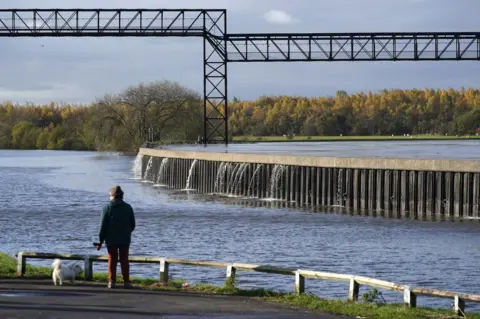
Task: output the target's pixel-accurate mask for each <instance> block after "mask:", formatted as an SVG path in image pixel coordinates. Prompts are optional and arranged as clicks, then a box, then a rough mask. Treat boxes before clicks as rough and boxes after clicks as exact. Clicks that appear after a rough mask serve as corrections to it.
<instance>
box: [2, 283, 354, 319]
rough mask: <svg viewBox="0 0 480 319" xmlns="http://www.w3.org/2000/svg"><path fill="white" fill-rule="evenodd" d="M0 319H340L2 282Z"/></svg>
mask: <svg viewBox="0 0 480 319" xmlns="http://www.w3.org/2000/svg"><path fill="white" fill-rule="evenodd" d="M0 318H2V319H27V318H28V319H63V318H65V319H67V318H68V319H77V318H78V319H85V318H102V319H110V318H116V319H123V318H125V319H127V318H128V319H137V318H165V319H187V318H189V319H191V318H211V319H223V318H231V319H267V318H268V319H270V318H272V319H274V318H275V319H290V318H291V319H294V318H295V319H338V318H352V317H343V316H334V315H329V314H322V313H318V312H310V311H306V310H303V309H294V308H292V307H290V306H288V305H285V304H281V303H274V302H265V301H262V300H259V299H258V298H249V297H240V296H224V295H206V294H197V293H190V292H170V291H152V290H144V289H140V288H137V289H131V290H130V289H128V290H126V289H123V288H122V286H120V287H118V288H116V289H107V288H106V286H105V285H98V284H91V283H82V282H76V283H75V284H74V285H73V286H72V285H71V284H69V283H66V284H64V286H62V287H59V286H57V287H55V286H53V284H52V282H51V281H46V280H29V279H3V280H0Z"/></svg>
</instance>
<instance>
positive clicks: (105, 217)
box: [97, 186, 136, 288]
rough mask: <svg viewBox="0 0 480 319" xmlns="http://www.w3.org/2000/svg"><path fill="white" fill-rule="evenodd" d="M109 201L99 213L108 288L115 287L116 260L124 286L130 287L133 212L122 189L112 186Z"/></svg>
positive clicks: (99, 247)
mask: <svg viewBox="0 0 480 319" xmlns="http://www.w3.org/2000/svg"><path fill="white" fill-rule="evenodd" d="M109 195H110V201H109V202H108V203H107V204H106V205H105V206H104V207H103V210H102V214H101V224H100V231H99V234H98V237H99V241H100V242H99V245H98V246H97V250H100V249H102V245H103V243H104V242H105V245H106V246H107V251H108V288H115V286H116V279H117V261H118V259H119V257H120V266H121V269H122V276H123V281H124V288H132V284H131V282H130V265H129V261H128V256H129V250H130V243H131V237H132V236H131V235H132V232H133V231H134V230H135V226H136V224H135V214H134V212H133V208H132V206H130V204H128V203H126V202H124V201H123V190H122V188H121V187H120V186H114V187H112V188H111V189H110V192H109Z"/></svg>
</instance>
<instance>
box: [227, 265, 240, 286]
mask: <svg viewBox="0 0 480 319" xmlns="http://www.w3.org/2000/svg"><path fill="white" fill-rule="evenodd" d="M236 272H237V270H236V269H235V267H233V265H228V266H227V278H226V279H225V287H226V288H235V275H236Z"/></svg>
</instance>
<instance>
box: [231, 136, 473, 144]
mask: <svg viewBox="0 0 480 319" xmlns="http://www.w3.org/2000/svg"><path fill="white" fill-rule="evenodd" d="M471 139H474V140H477V139H478V140H480V136H476V135H471V136H465V135H462V136H445V135H414V136H403V135H401V136H400V135H399V136H295V137H293V138H291V139H288V138H286V137H283V136H234V137H233V142H234V143H242V142H243V143H246V142H332V141H337V142H341V141H391V140H394V141H407V140H408V141H425V140H427V141H428V140H471Z"/></svg>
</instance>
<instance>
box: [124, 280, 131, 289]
mask: <svg viewBox="0 0 480 319" xmlns="http://www.w3.org/2000/svg"><path fill="white" fill-rule="evenodd" d="M123 288H125V289H132V288H133V285H132V283H131V282H129V281H126V282H125V283H124V284H123Z"/></svg>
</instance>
